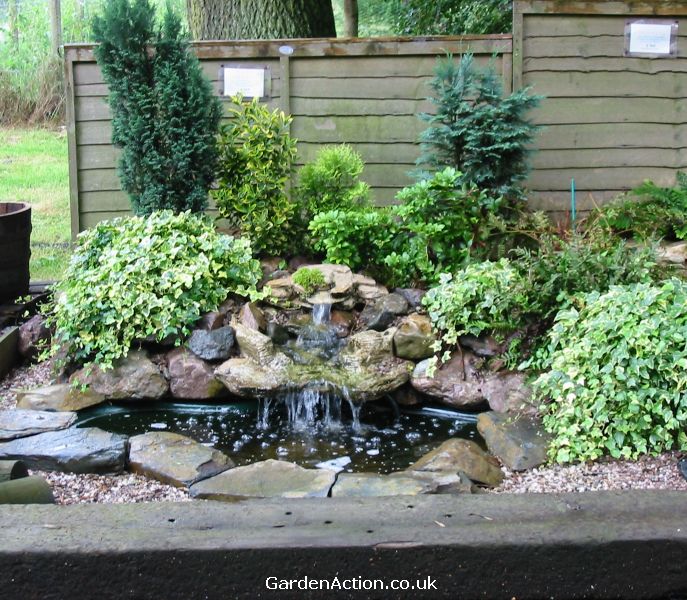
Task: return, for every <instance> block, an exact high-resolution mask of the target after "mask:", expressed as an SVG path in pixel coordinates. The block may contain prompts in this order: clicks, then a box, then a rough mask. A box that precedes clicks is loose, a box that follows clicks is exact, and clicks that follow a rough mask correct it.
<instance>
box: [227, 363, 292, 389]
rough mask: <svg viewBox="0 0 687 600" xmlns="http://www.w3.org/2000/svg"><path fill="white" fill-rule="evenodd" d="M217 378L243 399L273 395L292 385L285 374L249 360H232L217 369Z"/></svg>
mask: <svg viewBox="0 0 687 600" xmlns="http://www.w3.org/2000/svg"><path fill="white" fill-rule="evenodd" d="M215 377H217V379H219V380H220V381H221V382H222V383H223V384H224V385H225V386H226V388H227V389H228V390H229V391H230V392H231V393H232V394H234V395H236V396H240V397H241V398H257V397H260V396H265V395H273V394H276V393H278V392H280V391H285V390H287V389H288V388H289V385H290V381H289V378H288V377H287V376H286V373H285V372H283V371H280V370H278V369H272V368H270V367H263V366H261V365H259V364H257V363H256V362H254V361H253V360H251V359H249V358H230V359H229V360H228V361H226V362H224V363H222V364H221V365H220V366H219V367H217V368H216V369H215Z"/></svg>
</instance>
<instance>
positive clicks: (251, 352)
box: [235, 324, 289, 367]
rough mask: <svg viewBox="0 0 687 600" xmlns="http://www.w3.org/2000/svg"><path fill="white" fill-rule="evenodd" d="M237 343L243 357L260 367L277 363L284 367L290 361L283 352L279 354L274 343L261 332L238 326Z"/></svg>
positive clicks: (236, 332)
mask: <svg viewBox="0 0 687 600" xmlns="http://www.w3.org/2000/svg"><path fill="white" fill-rule="evenodd" d="M235 334H236V343H237V344H238V347H239V350H240V351H241V356H243V357H244V358H249V359H250V360H252V361H253V362H255V363H257V364H258V365H260V366H263V367H265V366H270V365H272V364H273V363H275V362H277V363H279V365H281V366H283V365H284V364H286V363H287V362H289V361H288V359H287V357H286V356H284V355H283V354H282V353H281V352H277V349H276V348H275V346H274V342H273V341H272V340H271V339H270V338H269V337H267V336H266V335H264V334H263V333H260V332H259V331H256V330H255V329H250V328H248V327H245V326H244V325H241V324H237V325H236V328H235Z"/></svg>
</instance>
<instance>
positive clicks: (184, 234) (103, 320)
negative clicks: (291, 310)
mask: <svg viewBox="0 0 687 600" xmlns="http://www.w3.org/2000/svg"><path fill="white" fill-rule="evenodd" d="M261 275H262V272H261V270H260V265H259V263H258V261H257V260H255V259H253V258H251V248H250V243H249V242H248V240H246V239H243V238H233V237H230V236H227V235H221V234H218V233H217V232H216V231H215V228H214V226H213V223H212V221H211V220H210V219H209V218H207V217H204V216H202V215H194V214H191V213H190V212H188V211H187V212H184V213H180V214H177V215H175V214H173V213H172V212H171V211H161V212H158V213H153V214H152V215H150V216H149V217H147V218H142V217H122V218H118V219H113V220H111V221H103V222H101V223H99V224H98V225H96V226H95V227H94V228H93V229H90V230H88V231H85V232H83V233H82V234H80V235H79V238H78V243H77V246H76V249H75V251H74V254H73V255H72V258H71V260H70V263H69V266H68V268H67V272H66V274H65V276H64V279H63V280H62V281H61V282H59V283H58V284H57V286H56V287H55V304H54V312H53V316H52V320H53V324H54V325H55V327H56V334H55V344H54V346H53V348H54V349H58V348H62V349H65V350H66V351H67V353H68V355H69V357H70V359H71V360H73V361H74V362H76V363H84V364H85V363H90V362H94V363H98V364H99V365H100V366H102V367H109V366H111V365H112V362H113V361H114V360H116V359H118V358H120V357H122V356H125V355H126V354H127V352H128V351H129V348H130V347H131V345H132V344H133V343H134V341H135V340H141V339H144V338H150V337H152V338H154V339H157V340H162V339H164V338H166V337H167V336H170V335H172V336H180V335H185V334H188V333H189V328H190V327H191V326H192V325H193V323H195V321H197V320H198V318H199V317H200V315H201V314H202V313H204V312H207V311H211V310H214V309H216V308H217V306H218V305H219V304H220V303H221V302H223V301H224V300H225V299H226V297H227V295H228V294H229V293H236V294H239V295H243V296H251V297H254V298H257V297H258V296H259V294H258V292H256V288H255V286H256V284H257V282H258V281H259V279H260V277H261Z"/></svg>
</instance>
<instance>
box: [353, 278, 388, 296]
mask: <svg viewBox="0 0 687 600" xmlns="http://www.w3.org/2000/svg"><path fill="white" fill-rule="evenodd" d="M368 279H369V278H368ZM372 281H373V282H374V279H373V280H372ZM388 293H389V290H387V289H386V288H385V287H384V286H383V285H377V284H376V283H372V284H371V285H368V284H364V283H363V284H358V297H359V298H360V299H361V300H367V301H370V300H377V299H379V298H381V297H382V296H386V295H387V294H388Z"/></svg>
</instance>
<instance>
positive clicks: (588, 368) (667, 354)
mask: <svg viewBox="0 0 687 600" xmlns="http://www.w3.org/2000/svg"><path fill="white" fill-rule="evenodd" d="M550 346H551V360H550V371H549V372H547V373H544V374H543V375H541V376H540V377H539V378H538V379H537V381H536V382H535V385H534V389H535V392H536V395H537V397H538V398H539V399H541V400H544V399H548V400H550V402H549V403H547V404H545V405H544V406H543V408H542V410H543V413H544V426H545V427H546V429H548V430H549V431H550V432H551V433H553V435H554V439H553V443H552V445H551V449H550V457H551V458H552V459H554V460H556V461H558V462H571V461H576V460H582V461H584V460H594V459H596V458H599V457H600V456H602V455H603V454H606V453H608V454H610V455H611V456H613V457H616V458H619V457H623V458H636V457H637V456H638V455H640V454H646V453H649V454H658V453H660V452H663V451H665V450H670V449H673V448H676V447H677V448H679V449H682V450H684V449H687V434H686V433H685V432H686V427H687V283H685V282H684V281H682V280H678V279H671V280H668V281H666V282H664V283H663V284H662V285H660V286H652V285H649V284H646V283H640V284H635V285H630V286H613V287H612V288H611V289H610V290H609V291H607V292H606V293H603V294H602V293H600V292H592V293H591V294H589V295H586V296H584V297H583V298H582V299H581V303H580V308H579V309H575V308H571V309H569V310H566V311H562V312H561V313H559V315H558V317H557V319H556V323H555V325H554V327H553V329H552V331H551V334H550Z"/></svg>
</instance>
